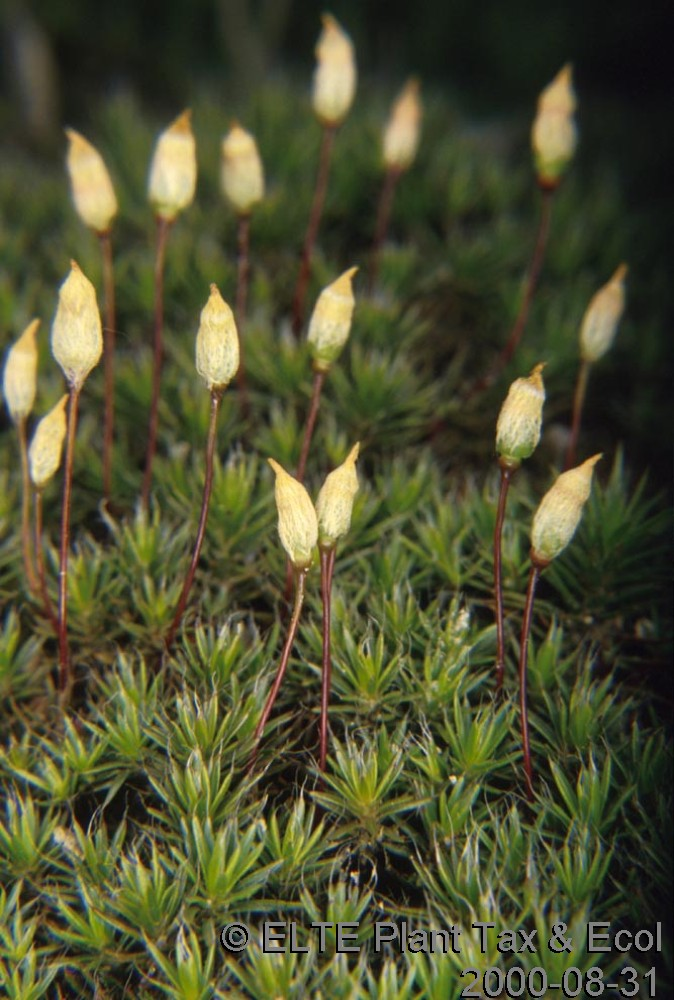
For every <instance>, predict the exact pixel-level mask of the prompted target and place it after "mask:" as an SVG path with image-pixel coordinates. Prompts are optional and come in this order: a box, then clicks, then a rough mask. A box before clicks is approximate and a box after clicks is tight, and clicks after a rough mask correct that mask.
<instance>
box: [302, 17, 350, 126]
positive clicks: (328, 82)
mask: <svg viewBox="0 0 674 1000" xmlns="http://www.w3.org/2000/svg"><path fill="white" fill-rule="evenodd" d="M322 20H323V31H322V32H321V34H320V37H319V39H318V42H317V43H316V60H317V65H316V70H315V72H314V87H313V96H312V100H313V107H314V111H315V112H316V115H317V117H318V119H319V121H321V122H323V124H324V125H339V124H340V123H341V122H342V121H343V120H344V118H345V117H346V115H347V112H348V110H349V108H350V107H351V104H352V103H353V98H354V96H355V93H356V80H357V73H356V60H355V56H354V50H353V42H352V41H351V39H350V38H349V36H348V35H347V34H346V32H345V31H344V29H343V28H342V27H341V26H340V25H339V23H338V22H337V21H336V20H335V18H334V17H333V16H332V15H331V14H324V15H323V18H322Z"/></svg>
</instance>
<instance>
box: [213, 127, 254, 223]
mask: <svg viewBox="0 0 674 1000" xmlns="http://www.w3.org/2000/svg"><path fill="white" fill-rule="evenodd" d="M220 177H221V181H222V190H223V191H224V193H225V196H226V197H227V198H228V199H229V201H230V202H231V203H232V205H233V206H234V209H235V210H236V211H237V212H238V213H239V215H248V213H249V212H250V211H251V209H252V208H253V206H254V205H257V203H258V202H259V201H262V199H263V198H264V170H263V168H262V160H261V159H260V153H259V152H258V148H257V143H256V142H255V139H254V138H253V136H252V135H251V134H250V132H246V130H245V129H244V128H241V126H240V125H239V124H237V123H236V122H235V123H234V124H233V125H232V127H231V129H230V130H229V132H228V133H227V135H226V136H225V138H224V139H223V140H222V169H221V173H220Z"/></svg>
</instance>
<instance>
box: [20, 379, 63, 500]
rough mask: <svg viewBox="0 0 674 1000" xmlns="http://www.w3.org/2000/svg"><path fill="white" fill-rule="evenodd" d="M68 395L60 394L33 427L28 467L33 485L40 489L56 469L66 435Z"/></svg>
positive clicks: (59, 461)
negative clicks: (54, 403)
mask: <svg viewBox="0 0 674 1000" xmlns="http://www.w3.org/2000/svg"><path fill="white" fill-rule="evenodd" d="M67 403H68V395H67V394H66V395H65V396H61V398H60V399H59V401H58V403H57V404H56V406H54V407H52V409H51V410H50V411H49V413H47V414H46V415H45V416H44V417H43V418H42V420H40V422H39V424H38V425H37V427H36V428H35V433H34V434H33V440H32V441H31V442H30V447H29V449H28V467H29V468H30V478H31V480H32V482H33V486H35V488H36V489H38V490H41V489H43V488H44V486H46V484H47V483H48V482H49V480H50V479H51V477H52V476H53V475H54V474H55V473H56V472H57V471H58V467H59V465H60V464H61V453H62V452H63V442H64V440H65V436H66V405H67Z"/></svg>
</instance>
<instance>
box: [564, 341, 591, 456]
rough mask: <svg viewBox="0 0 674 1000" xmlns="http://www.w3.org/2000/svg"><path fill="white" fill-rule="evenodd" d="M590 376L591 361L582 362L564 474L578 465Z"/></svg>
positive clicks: (575, 394) (574, 396) (574, 397)
mask: <svg viewBox="0 0 674 1000" xmlns="http://www.w3.org/2000/svg"><path fill="white" fill-rule="evenodd" d="M589 375H590V363H589V361H585V360H583V361H581V363H580V368H579V369H578V379H577V381H576V391H575V392H574V395H573V417H572V421H571V436H570V437H569V444H568V447H567V449H566V458H565V459H564V472H566V471H567V469H570V468H571V466H572V465H575V464H576V449H577V447H578V437H579V435H580V422H581V418H582V415H583V405H584V403H585V394H586V393H587V382H588V378H589Z"/></svg>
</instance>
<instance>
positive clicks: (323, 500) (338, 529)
mask: <svg viewBox="0 0 674 1000" xmlns="http://www.w3.org/2000/svg"><path fill="white" fill-rule="evenodd" d="M359 450H360V444H355V445H354V446H353V448H352V449H351V451H350V452H349V454H348V455H347V456H346V458H345V459H344V461H343V462H342V464H341V465H339V466H337V468H336V469H334V471H333V472H331V473H330V474H329V475H328V476H327V478H326V480H325V482H324V483H323V486H322V487H321V490H320V493H319V494H318V499H317V501H316V517H317V518H318V538H319V541H320V543H321V545H324V546H325V547H326V548H332V547H333V546H334V545H336V544H337V541H338V539H340V538H341V537H342V536H343V535H345V534H346V533H347V531H348V530H349V528H350V526H351V514H352V513H353V501H354V499H355V496H356V493H357V492H358V476H357V474H356V459H357V458H358V452H359Z"/></svg>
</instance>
